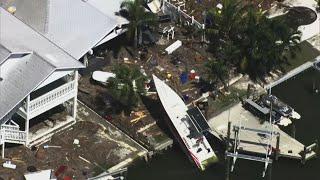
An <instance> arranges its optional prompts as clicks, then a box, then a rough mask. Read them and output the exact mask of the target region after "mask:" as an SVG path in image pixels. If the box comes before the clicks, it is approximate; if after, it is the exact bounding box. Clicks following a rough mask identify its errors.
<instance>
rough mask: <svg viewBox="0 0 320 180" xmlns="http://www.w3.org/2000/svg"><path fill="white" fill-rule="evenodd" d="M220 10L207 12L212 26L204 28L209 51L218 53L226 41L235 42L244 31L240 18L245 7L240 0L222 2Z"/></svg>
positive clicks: (215, 9)
mask: <svg viewBox="0 0 320 180" xmlns="http://www.w3.org/2000/svg"><path fill="white" fill-rule="evenodd" d="M222 6H223V7H222V9H219V8H217V7H215V8H212V9H210V10H209V12H208V14H207V18H209V19H212V24H211V25H210V26H209V27H207V28H206V31H207V34H208V38H209V41H210V42H212V44H210V47H209V49H210V50H211V51H213V52H218V51H220V50H221V49H222V47H221V45H222V44H223V43H224V42H226V41H230V40H232V41H235V40H237V39H239V38H241V37H239V35H241V32H242V31H243V29H244V26H243V24H242V17H243V15H244V13H245V7H246V5H244V4H243V3H242V2H241V0H223V1H222Z"/></svg>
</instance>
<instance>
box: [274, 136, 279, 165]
mask: <svg viewBox="0 0 320 180" xmlns="http://www.w3.org/2000/svg"><path fill="white" fill-rule="evenodd" d="M279 153H280V135H277V144H276V152H275V159H276V161H278V159H279Z"/></svg>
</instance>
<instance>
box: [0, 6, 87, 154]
mask: <svg viewBox="0 0 320 180" xmlns="http://www.w3.org/2000/svg"><path fill="white" fill-rule="evenodd" d="M0 23H1V24H0V129H1V130H0V145H2V147H3V149H2V150H3V152H2V157H4V146H5V143H6V142H9V143H16V144H24V145H26V146H28V145H30V144H31V143H32V142H34V141H35V140H36V139H38V138H41V136H45V135H46V134H48V133H50V132H44V133H43V134H41V135H40V136H38V137H33V138H31V137H30V136H29V133H30V131H29V124H30V121H32V120H33V119H34V118H35V117H37V116H39V115H40V114H43V113H44V112H46V111H49V110H50V109H52V108H54V107H56V106H58V105H60V104H62V103H69V104H70V105H71V107H72V113H71V114H72V115H71V116H70V118H69V119H71V122H70V121H67V122H66V123H68V124H70V123H74V122H75V118H76V104H77V85H78V71H77V70H78V69H79V68H84V65H83V64H82V63H80V62H79V61H78V59H77V58H75V55H76V54H81V53H75V52H73V51H75V50H70V52H73V55H71V54H70V52H67V51H66V50H64V49H63V48H61V47H58V46H57V45H56V44H54V43H53V42H52V40H49V39H48V37H47V36H44V35H43V34H40V33H38V32H37V31H35V29H33V28H31V27H30V26H28V25H26V24H25V23H23V22H22V21H20V20H19V19H18V18H16V17H15V16H13V15H12V14H10V13H9V12H7V11H6V10H5V9H3V8H1V7H0ZM39 27H40V26H39ZM73 43H75V46H76V45H78V44H79V43H76V42H73ZM70 47H71V45H70ZM79 56H80V55H79ZM14 114H18V115H20V116H21V117H22V118H23V119H24V120H25V124H24V125H23V126H25V128H24V129H21V128H20V125H21V124H20V125H19V124H18V123H16V122H14V121H13V120H12V115H14ZM64 125H66V124H62V125H60V127H62V126H64ZM23 126H22V127H23Z"/></svg>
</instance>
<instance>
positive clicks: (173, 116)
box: [153, 75, 218, 170]
mask: <svg viewBox="0 0 320 180" xmlns="http://www.w3.org/2000/svg"><path fill="white" fill-rule="evenodd" d="M153 80H154V84H155V87H156V90H157V92H158V96H159V98H160V101H161V103H162V105H163V107H164V109H165V110H166V112H167V114H168V116H169V118H170V120H171V123H172V124H173V126H174V129H175V131H174V132H173V133H174V135H175V136H176V138H177V141H178V142H179V143H180V145H181V147H182V149H183V150H184V151H185V153H186V154H187V155H188V156H189V158H190V159H191V160H192V161H194V163H195V164H196V166H197V167H198V168H199V169H201V170H205V168H206V167H207V166H208V165H209V164H211V163H214V162H217V161H218V158H217V156H216V154H215V153H214V151H213V150H212V148H211V146H210V144H209V142H208V140H207V138H206V137H205V136H204V135H203V134H202V130H201V129H203V128H202V127H208V128H209V126H208V125H207V123H206V120H205V118H204V117H203V115H202V113H201V112H200V111H199V113H192V112H190V111H193V109H190V110H189V109H188V107H187V106H186V105H185V103H184V102H183V100H182V99H181V98H180V97H179V95H178V94H177V93H176V92H174V91H173V90H172V89H171V88H170V87H169V86H168V85H167V84H166V83H165V82H163V81H161V80H160V79H159V78H157V77H156V76H155V75H153ZM195 111H197V110H195ZM196 119H200V120H201V121H202V122H197V120H196ZM204 121H205V122H204ZM172 129H173V128H172Z"/></svg>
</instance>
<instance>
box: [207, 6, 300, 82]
mask: <svg viewBox="0 0 320 180" xmlns="http://www.w3.org/2000/svg"><path fill="white" fill-rule="evenodd" d="M222 2H223V3H222V4H223V8H222V9H219V8H216V7H215V8H212V9H211V10H210V11H209V13H208V18H210V19H212V21H213V22H214V23H212V24H211V25H209V26H207V34H208V39H209V41H210V45H209V51H211V52H212V53H213V54H214V56H216V57H218V59H219V60H223V61H224V64H225V65H228V66H232V67H237V68H238V70H239V71H240V72H245V73H248V74H249V75H250V76H251V78H253V79H256V78H263V77H264V76H265V75H266V74H267V73H269V72H270V71H271V70H273V69H275V68H279V67H280V66H281V65H282V64H283V63H286V62H287V55H288V54H290V55H295V52H296V50H297V49H299V48H298V44H299V42H300V37H301V33H300V32H299V31H297V30H296V29H295V28H292V27H290V25H289V24H288V22H287V21H286V19H285V18H283V17H277V18H268V17H267V16H266V15H265V14H263V13H262V12H261V11H260V10H259V8H258V7H257V6H255V5H254V4H252V3H250V2H246V3H243V1H240V0H223V1H222Z"/></svg>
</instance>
